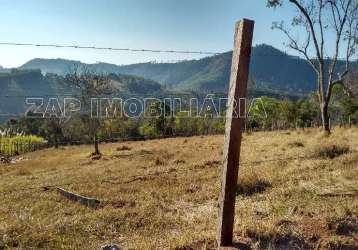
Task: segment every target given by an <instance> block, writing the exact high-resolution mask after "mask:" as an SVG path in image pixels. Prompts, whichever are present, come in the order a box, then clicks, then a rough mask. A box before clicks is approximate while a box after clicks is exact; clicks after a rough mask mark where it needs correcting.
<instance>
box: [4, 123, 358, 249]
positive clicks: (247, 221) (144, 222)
mask: <svg viewBox="0 0 358 250" xmlns="http://www.w3.org/2000/svg"><path fill="white" fill-rule="evenodd" d="M317 133H318V130H305V131H300V130H296V131H295V130H291V131H290V133H289V134H288V133H285V132H282V131H281V132H255V133H252V134H251V135H250V136H244V141H243V145H242V155H241V157H242V161H243V162H244V163H245V164H242V165H241V166H240V170H239V183H238V184H239V193H238V195H237V202H236V215H237V220H236V222H235V242H237V245H238V246H240V247H241V248H242V249H245V248H246V249H248V248H253V249H255V248H260V247H261V248H271V249H278V248H281V249H288V248H296V249H297V248H303V249H315V248H316V247H317V246H318V248H321V249H345V248H348V249H349V247H350V249H354V247H355V246H356V242H355V237H357V231H356V227H355V225H356V218H357V215H358V211H357V207H358V204H357V199H356V197H357V191H356V180H357V178H358V175H357V171H356V163H357V160H358V153H357V152H358V151H357V149H358V141H357V140H355V138H357V136H358V130H357V128H352V129H345V130H344V129H338V128H337V129H335V130H334V131H333V133H332V135H331V136H330V137H329V138H328V142H331V141H332V142H335V143H336V144H337V145H341V144H346V145H349V147H350V149H351V153H350V154H344V155H341V157H336V158H333V159H332V160H330V161H327V160H326V159H323V158H312V157H311V153H312V151H311V150H312V148H316V147H317V146H318V145H321V144H322V139H321V138H320V137H318V136H315V135H316V134H317ZM184 141H186V143H183V142H184ZM294 141H300V142H302V143H303V144H304V145H305V147H289V148H287V147H286V146H287V145H288V144H289V143H291V142H294ZM328 142H326V143H328ZM222 143H223V136H221V135H220V136H203V137H191V138H171V139H164V140H152V141H143V142H126V143H125V144H122V143H109V144H101V151H102V158H100V159H99V160H97V161H89V160H88V157H87V156H88V152H89V150H90V149H91V146H90V145H88V146H87V145H82V146H66V147H61V149H54V148H53V149H45V150H41V151H37V152H31V153H28V154H26V155H24V158H26V160H23V161H18V162H16V163H14V164H12V165H11V167H10V166H6V165H0V177H1V178H0V193H1V196H2V202H1V205H0V214H1V221H0V225H1V226H0V235H2V236H3V237H0V246H1V247H2V248H5V249H7V248H19V249H22V248H36V249H39V248H45V249H69V248H71V249H73V248H77V249H84V248H86V249H98V248H99V247H100V246H104V245H108V244H117V245H119V246H121V247H123V248H124V249H205V248H206V249H215V247H216V244H215V234H216V221H217V220H216V216H217V199H218V194H219V191H220V174H221V168H220V164H221V161H222ZM273 144H277V145H278V146H277V147H272V146H271V145H273ZM123 145H126V146H128V147H129V148H131V150H130V151H129V152H126V151H120V152H119V151H117V148H118V147H121V146H123ZM178 145H180V149H178ZM198 145H200V147H198ZM194 147H195V150H193V148H194ZM283 149H285V150H283ZM113 155H116V156H117V155H118V157H113ZM298 155H300V156H307V157H304V158H302V159H299V160H295V159H294V158H295V157H297V156H298ZM157 158H158V159H160V160H161V161H162V162H163V163H162V164H154V163H155V161H156V159H157ZM272 159H281V160H280V161H277V162H276V161H272ZM178 162H180V164H178ZM253 162H255V163H253ZM257 162H260V163H257ZM280 162H282V164H281V163H280ZM195 166H201V167H195ZM49 186H59V187H62V188H64V189H66V190H69V191H71V192H74V193H77V194H80V195H83V196H87V197H96V198H97V199H99V200H100V201H101V204H103V205H102V206H100V207H99V208H97V209H96V210H93V209H90V208H87V207H84V206H82V205H80V204H77V203H75V202H71V201H69V200H67V199H64V198H62V197H61V196H60V195H58V194H57V193H56V192H55V191H54V190H52V189H51V188H47V189H44V188H43V187H49ZM323 193H324V194H327V193H329V194H330V195H324V196H322V194H323ZM346 194H349V195H346ZM338 204H339V205H338ZM347 211H349V213H347ZM253 222H254V223H253ZM44 228H46V230H43V229H44ZM1 247H0V248H1ZM239 249H240V248H239Z"/></svg>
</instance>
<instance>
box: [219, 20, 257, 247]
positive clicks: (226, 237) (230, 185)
mask: <svg viewBox="0 0 358 250" xmlns="http://www.w3.org/2000/svg"><path fill="white" fill-rule="evenodd" d="M253 30H254V21H251V20H247V19H244V20H242V21H241V22H238V23H236V28H235V42H234V51H233V56H232V67H231V79H230V88H229V100H228V109H227V117H226V129H225V133H226V134H225V144H224V152H223V156H224V160H223V168H222V177H221V178H222V179H221V193H220V198H219V217H218V231H217V241H218V245H219V247H221V246H230V245H232V238H233V230H234V217H235V199H236V190H237V180H238V171H239V159H240V147H241V137H242V130H243V127H244V120H245V114H242V111H243V110H242V108H241V110H240V105H239V104H240V100H242V99H245V98H246V92H247V81H248V76H249V67H250V57H251V47H252V38H253ZM245 110H246V109H244V112H245Z"/></svg>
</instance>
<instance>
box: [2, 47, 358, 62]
mask: <svg viewBox="0 0 358 250" xmlns="http://www.w3.org/2000/svg"><path fill="white" fill-rule="evenodd" d="M0 46H24V47H25V46H26V47H48V48H71V49H92V50H108V51H125V52H150V53H173V54H198V55H213V56H216V55H220V54H224V53H228V52H231V51H226V52H225V51H221V52H218V51H197V50H176V49H167V50H162V49H145V48H143V49H136V48H117V47H98V46H84V45H76V44H73V45H64V44H41V43H21V42H0ZM252 56H253V57H257V56H259V57H289V58H291V59H301V60H303V61H304V60H305V59H304V58H302V57H300V56H297V55H289V54H288V53H287V52H281V54H278V53H277V54H268V53H263V54H258V53H255V51H253V53H252ZM324 59H325V60H330V59H332V57H329V56H326V57H325V58H324ZM337 59H338V60H340V61H345V60H346V58H337ZM313 60H318V59H315V58H313ZM357 60H358V59H357ZM187 61H188V60H171V61H169V62H165V61H164V62H162V63H163V64H166V63H175V62H177V63H181V62H187ZM147 63H154V64H161V62H157V61H150V62H147Z"/></svg>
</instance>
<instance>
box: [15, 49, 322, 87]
mask: <svg viewBox="0 0 358 250" xmlns="http://www.w3.org/2000/svg"><path fill="white" fill-rule="evenodd" d="M231 57H232V52H227V53H223V54H220V55H217V56H213V57H207V58H203V59H200V60H191V61H183V62H178V63H141V64H133V65H126V66H118V65H114V64H107V63H97V64H83V63H81V62H79V61H69V60H64V59H34V60H31V61H29V62H27V63H26V64H24V65H23V66H21V67H20V68H21V69H41V70H42V71H43V72H51V73H56V74H60V75H63V74H66V73H68V72H69V70H70V69H71V68H73V67H74V65H82V66H86V67H87V68H89V69H91V70H95V71H96V72H101V73H123V74H129V75H136V76H140V77H144V78H148V79H152V80H154V81H157V82H159V83H161V84H163V85H170V86H172V87H174V88H177V89H187V90H198V91H209V92H212V91H225V90H226V89H227V86H228V82H229V74H230V67H231ZM251 62H252V63H251V64H252V65H251V79H253V80H255V83H256V84H257V85H260V86H261V87H262V88H269V89H275V90H281V91H288V92H294V93H299V92H301V93H308V92H310V91H312V90H313V89H314V87H315V84H314V81H315V75H314V72H313V71H312V69H311V67H310V65H309V64H308V63H307V62H306V61H305V60H303V59H301V58H298V57H293V56H290V55H288V54H286V53H284V52H282V51H280V50H277V49H275V48H274V47H271V46H268V45H258V46H256V47H255V48H254V49H253V53H252V61H251Z"/></svg>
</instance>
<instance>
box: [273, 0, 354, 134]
mask: <svg viewBox="0 0 358 250" xmlns="http://www.w3.org/2000/svg"><path fill="white" fill-rule="evenodd" d="M285 3H289V4H291V5H292V6H293V7H294V8H295V9H296V10H297V15H296V16H294V17H293V18H292V22H291V26H292V27H293V28H297V31H298V32H299V34H300V35H299V37H295V36H294V35H293V33H292V30H290V29H289V28H287V26H285V24H284V22H283V21H282V22H280V23H278V22H275V23H273V28H276V29H279V30H281V31H282V32H283V33H284V34H285V35H286V36H287V38H288V41H289V42H288V44H287V45H288V47H290V48H291V49H293V50H296V51H298V52H299V53H300V54H301V55H302V56H303V57H304V58H305V59H306V60H307V61H308V62H309V64H310V65H311V66H312V68H313V70H314V71H315V72H316V75H317V95H318V99H319V102H320V109H321V117H322V118H321V119H322V126H323V127H324V129H325V131H326V132H327V133H330V126H329V104H330V100H331V96H332V90H333V87H334V86H335V85H338V84H339V85H342V86H344V88H345V89H346V91H347V93H348V92H349V89H348V88H347V86H346V84H345V82H346V78H347V75H348V74H349V73H350V71H351V70H352V69H351V61H352V59H353V57H354V56H355V55H356V53H357V46H358V0H267V4H268V6H269V7H277V6H282V5H283V4H285ZM332 37H333V38H334V45H333V46H334V49H333V51H329V48H330V47H328V42H327V40H329V39H331V38H332ZM340 57H344V67H341V66H340V65H341V64H340V63H339V60H340V59H339V58H340Z"/></svg>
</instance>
